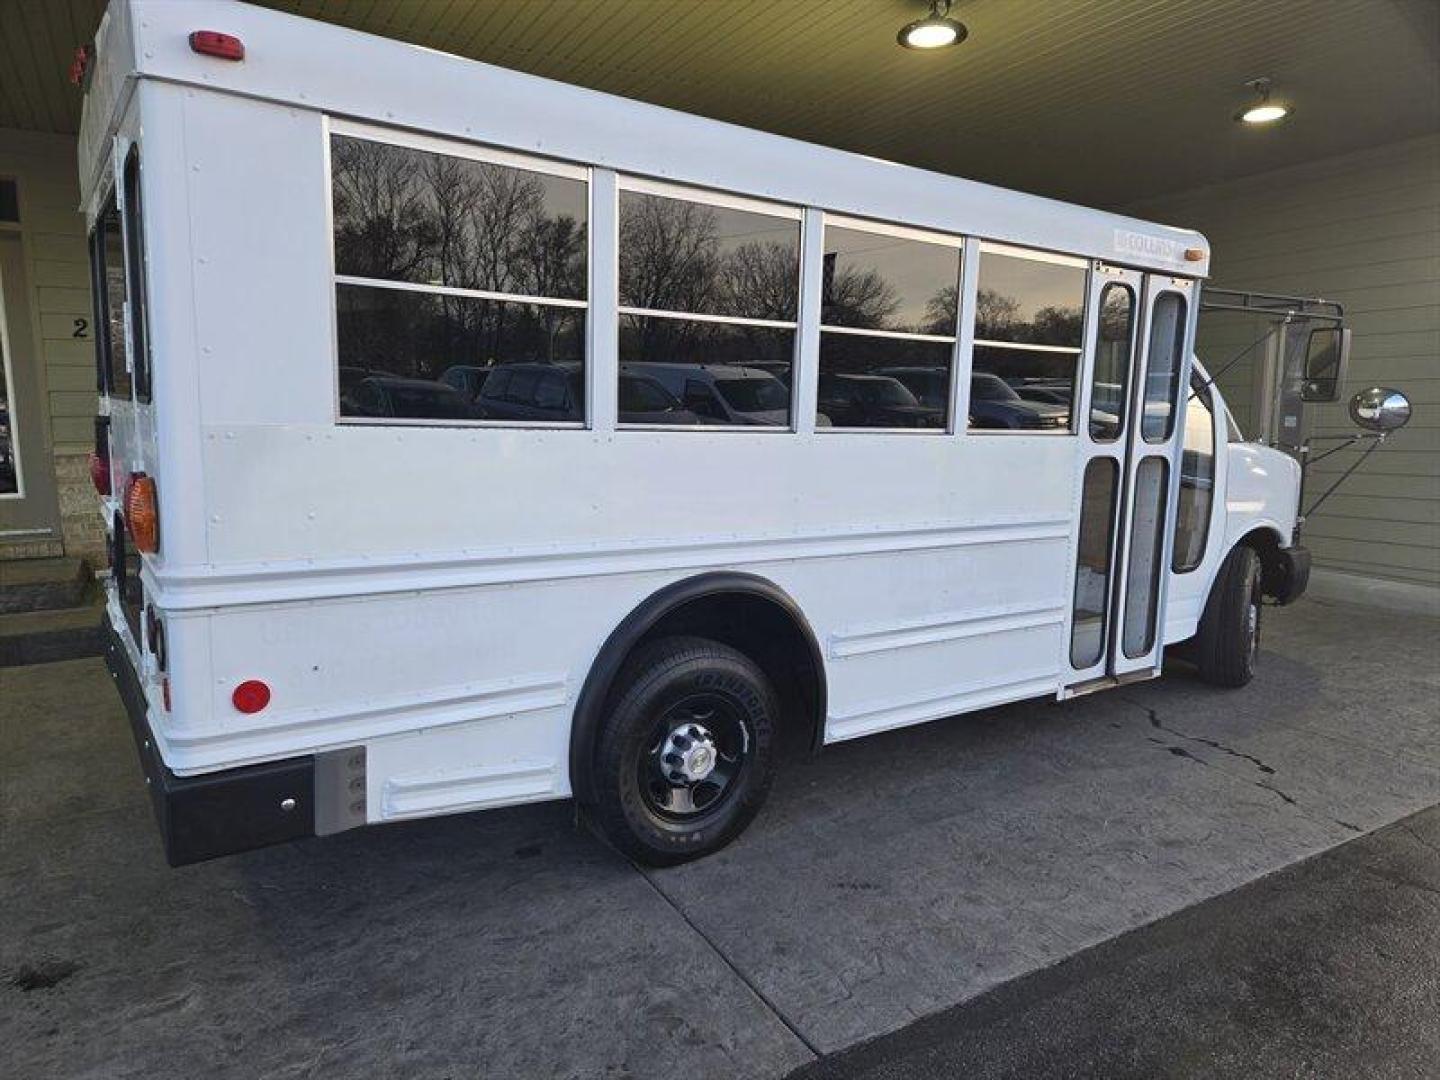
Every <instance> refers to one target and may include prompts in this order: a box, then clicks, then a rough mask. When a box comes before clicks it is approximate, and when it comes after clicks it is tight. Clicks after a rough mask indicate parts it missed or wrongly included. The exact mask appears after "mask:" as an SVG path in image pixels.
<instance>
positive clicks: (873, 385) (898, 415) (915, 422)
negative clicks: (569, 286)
mask: <svg viewBox="0 0 1440 1080" xmlns="http://www.w3.org/2000/svg"><path fill="white" fill-rule="evenodd" d="M820 411H821V412H823V413H824V414H825V415H826V416H828V417H829V418H830V421H831V422H832V423H833V424H834V425H835V426H836V427H878V428H940V427H944V426H945V409H944V407H943V406H941V407H938V408H937V407H935V406H933V405H922V404H921V403H920V401H919V400H917V399H916V397H915V395H914V394H912V393H911V392H910V391H909V390H908V389H907V388H906V386H905V384H904V383H902V382H901V381H900V380H899V379H894V378H891V377H890V376H888V375H827V374H824V373H823V372H822V373H821V375H820Z"/></svg>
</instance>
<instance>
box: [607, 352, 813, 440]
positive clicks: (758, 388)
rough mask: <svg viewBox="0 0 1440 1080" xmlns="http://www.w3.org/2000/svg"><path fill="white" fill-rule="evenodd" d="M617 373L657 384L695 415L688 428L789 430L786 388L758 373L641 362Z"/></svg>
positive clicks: (727, 366) (749, 369) (745, 369)
mask: <svg viewBox="0 0 1440 1080" xmlns="http://www.w3.org/2000/svg"><path fill="white" fill-rule="evenodd" d="M620 370H621V371H622V372H624V373H627V374H630V375H643V376H646V377H648V378H651V379H654V380H655V381H656V382H658V383H660V385H661V386H663V387H664V388H665V389H666V390H667V391H668V392H669V393H671V394H673V395H674V396H675V397H677V398H679V399H680V403H681V404H682V405H683V406H684V407H685V408H686V409H687V410H688V411H689V412H691V413H693V414H694V415H695V417H696V419H695V420H693V421H691V422H692V423H701V424H737V425H748V426H762V427H788V426H789V424H790V390H789V388H788V387H786V385H785V384H784V383H782V382H781V381H780V380H779V379H777V378H775V376H774V375H771V374H770V373H769V372H768V371H764V370H762V369H760V368H756V367H744V366H740V365H731V364H666V363H659V362H654V361H646V360H641V361H636V362H634V363H630V364H624V365H622V366H621V369H620ZM637 422H638V421H637ZM675 422H677V423H680V422H683V421H675Z"/></svg>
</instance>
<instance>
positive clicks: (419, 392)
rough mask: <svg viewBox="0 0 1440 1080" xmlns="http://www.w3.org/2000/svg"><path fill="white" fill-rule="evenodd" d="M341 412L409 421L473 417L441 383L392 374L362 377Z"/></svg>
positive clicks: (461, 398)
mask: <svg viewBox="0 0 1440 1080" xmlns="http://www.w3.org/2000/svg"><path fill="white" fill-rule="evenodd" d="M343 393H344V392H343V391H342V394H343ZM343 400H344V398H343V397H342V401H343ZM343 412H344V415H346V416H367V417H376V418H389V419H411V420H473V419H474V417H475V414H474V412H473V411H472V410H471V408H470V404H469V402H467V401H466V400H465V398H464V396H463V395H462V394H461V393H460V392H459V391H457V390H455V389H453V388H451V387H449V386H446V385H445V384H444V383H439V382H431V381H430V380H428V379H401V378H396V377H393V376H369V377H367V378H365V379H362V380H361V381H360V383H359V384H358V385H357V386H356V387H355V389H354V392H353V393H352V394H350V397H349V406H348V407H347V408H345V409H344V410H343Z"/></svg>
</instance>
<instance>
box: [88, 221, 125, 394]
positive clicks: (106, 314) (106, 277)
mask: <svg viewBox="0 0 1440 1080" xmlns="http://www.w3.org/2000/svg"><path fill="white" fill-rule="evenodd" d="M96 230H97V235H98V236H99V257H100V267H101V280H100V287H101V295H100V297H98V298H97V299H98V300H99V301H101V302H102V303H103V308H102V312H101V314H102V318H101V320H100V325H99V326H97V327H96V328H95V330H96V335H95V336H96V345H97V347H98V348H99V349H100V356H101V366H102V368H103V375H104V379H105V388H106V389H107V390H108V391H109V394H110V396H111V397H112V398H128V397H129V396H130V368H129V364H128V362H127V359H126V358H127V356H128V350H127V343H126V338H125V297H126V290H125V238H124V236H123V235H122V233H121V229H120V211H119V208H118V207H117V206H116V204H115V199H114V197H113V196H112V197H111V199H110V205H109V206H107V207H106V208H105V211H104V212H103V213H102V214H101V216H100V220H99V222H98V224H97V225H96Z"/></svg>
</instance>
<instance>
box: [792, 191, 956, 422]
mask: <svg viewBox="0 0 1440 1080" xmlns="http://www.w3.org/2000/svg"><path fill="white" fill-rule="evenodd" d="M824 248H825V255H824V258H825V263H824V267H823V272H822V277H821V299H820V385H821V394H820V401H821V405H820V413H821V415H823V416H825V417H826V419H827V420H829V422H830V425H831V426H832V427H834V428H837V429H844V428H884V429H912V428H918V429H922V430H927V431H933V432H944V431H946V430H947V429H948V428H949V426H950V397H951V394H950V385H951V382H952V379H953V376H954V371H953V368H954V357H955V338H956V324H957V315H958V311H959V295H960V287H959V283H960V254H961V246H960V241H959V240H958V239H957V238H955V237H947V236H942V235H939V234H927V233H921V232H918V231H917V230H914V229H904V228H901V227H899V226H887V225H884V224H879V223H876V222H859V221H855V222H851V221H848V220H846V221H843V223H836V222H834V221H832V220H829V219H827V220H826V222H825V243H824Z"/></svg>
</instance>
